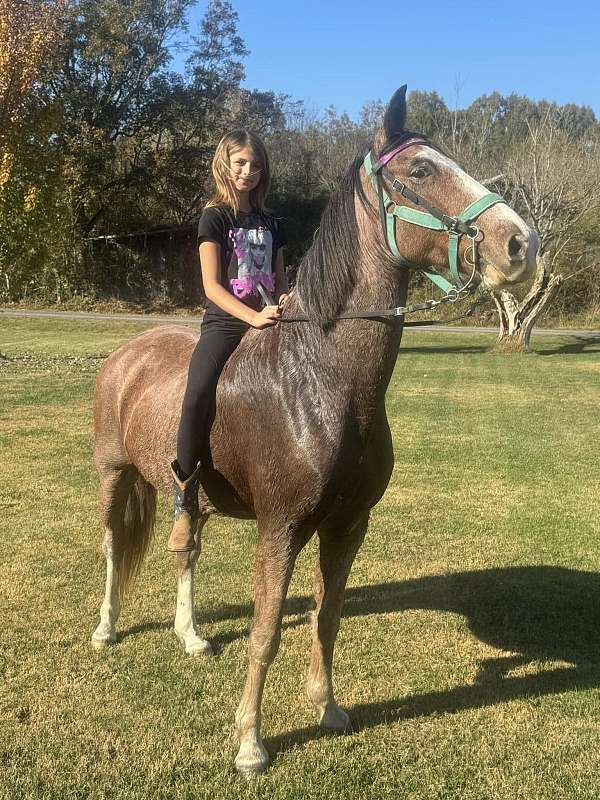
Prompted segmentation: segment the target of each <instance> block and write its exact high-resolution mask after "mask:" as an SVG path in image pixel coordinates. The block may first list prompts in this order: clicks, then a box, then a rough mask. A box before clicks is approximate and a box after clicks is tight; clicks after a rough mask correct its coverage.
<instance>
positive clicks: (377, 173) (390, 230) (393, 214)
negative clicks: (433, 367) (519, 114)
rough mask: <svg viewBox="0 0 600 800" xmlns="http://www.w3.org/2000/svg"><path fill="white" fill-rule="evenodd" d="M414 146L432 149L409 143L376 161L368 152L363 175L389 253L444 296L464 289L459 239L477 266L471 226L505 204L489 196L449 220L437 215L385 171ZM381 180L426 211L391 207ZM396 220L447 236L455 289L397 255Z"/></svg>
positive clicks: (434, 273)
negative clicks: (372, 191) (469, 246)
mask: <svg viewBox="0 0 600 800" xmlns="http://www.w3.org/2000/svg"><path fill="white" fill-rule="evenodd" d="M417 144H424V145H427V146H428V147H431V145H430V144H429V142H427V141H426V140H425V139H410V140H408V141H406V142H403V143H402V144H401V145H399V146H398V147H396V148H394V149H393V150H392V151H391V152H389V153H386V154H385V155H383V156H381V157H380V158H378V159H374V158H373V154H372V151H371V150H369V152H368V153H367V155H366V156H365V160H364V167H365V172H366V173H367V175H368V176H369V178H370V179H371V183H372V184H373V188H374V189H375V191H376V192H377V196H378V198H379V215H380V218H381V222H382V225H383V231H384V235H385V240H386V242H387V246H388V248H389V250H390V252H391V253H392V255H393V256H394V257H395V259H396V261H397V263H398V264H399V266H402V267H413V268H417V269H421V270H422V271H423V273H424V274H425V275H426V276H427V277H428V278H429V280H430V281H432V282H433V283H435V285H436V286H439V288H440V289H442V290H443V291H444V292H446V293H448V292H451V291H455V290H456V289H461V288H463V287H464V286H465V284H464V282H463V280H462V278H461V277H460V274H459V272H458V246H459V243H460V237H461V236H463V235H465V236H467V237H468V238H469V239H471V241H472V243H473V264H472V266H473V268H475V265H476V263H477V259H476V253H475V245H476V243H477V242H478V241H480V240H479V233H480V231H479V228H477V226H475V225H471V224H470V223H472V222H473V221H474V220H476V219H477V217H478V216H479V215H480V214H482V213H483V212H484V211H486V210H487V209H488V208H490V207H491V206H494V205H496V203H504V202H506V201H505V200H504V198H503V197H501V196H500V195H499V194H495V193H494V192H489V193H488V194H486V195H484V196H483V197H480V198H479V200H476V201H475V202H474V203H471V205H469V206H467V208H465V210H464V211H463V212H462V213H461V214H459V215H458V216H457V217H451V216H449V215H448V214H444V212H443V211H440V209H439V208H436V206H434V205H432V204H431V203H429V201H427V200H426V199H425V198H424V197H421V195H420V194H417V193H416V192H413V190H412V189H409V187H408V186H406V184H404V183H402V182H401V181H399V180H398V179H397V178H396V176H395V175H394V174H393V173H392V172H390V170H388V169H387V168H386V165H387V164H388V163H389V162H390V161H391V160H392V159H393V158H394V157H395V156H397V155H398V153H400V152H402V150H405V149H406V148H407V147H411V146H412V145H417ZM382 177H383V178H385V179H386V180H387V181H388V182H389V184H390V185H391V187H392V189H393V190H394V191H396V192H398V194H400V195H401V196H402V197H405V198H406V199H407V200H410V202H411V203H414V205H416V206H421V207H422V208H425V209H427V211H418V210H417V209H416V208H410V206H401V205H397V204H396V203H394V201H393V200H391V199H390V197H389V195H388V194H387V193H386V191H385V189H384V188H383V180H382ZM390 207H392V210H390ZM397 219H401V220H403V221H404V222H410V223H411V224H413V225H419V226H420V227H421V228H430V229H431V230H434V231H446V232H447V234H448V263H449V264H450V274H451V276H452V279H453V281H454V285H453V284H452V283H450V282H449V281H448V280H446V278H444V277H443V276H442V275H440V274H439V273H438V272H437V271H436V270H434V269H433V268H432V267H429V268H427V269H423V268H422V267H420V266H418V265H416V264H413V263H411V262H410V261H408V260H407V259H406V258H404V256H403V255H402V254H401V253H400V251H399V249H398V244H397V242H396V220H397Z"/></svg>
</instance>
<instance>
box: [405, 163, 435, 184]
mask: <svg viewBox="0 0 600 800" xmlns="http://www.w3.org/2000/svg"><path fill="white" fill-rule="evenodd" d="M430 174H431V173H430V171H429V169H428V168H427V167H426V166H424V165H423V164H420V165H419V166H418V167H415V168H414V169H413V170H411V173H410V177H411V178H415V179H416V180H422V179H423V178H426V177H427V176H428V175H430Z"/></svg>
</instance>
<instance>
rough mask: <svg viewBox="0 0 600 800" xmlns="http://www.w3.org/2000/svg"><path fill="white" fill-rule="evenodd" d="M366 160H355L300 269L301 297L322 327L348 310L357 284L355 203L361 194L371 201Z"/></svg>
mask: <svg viewBox="0 0 600 800" xmlns="http://www.w3.org/2000/svg"><path fill="white" fill-rule="evenodd" d="M363 158H364V156H357V157H356V158H355V160H354V161H353V162H352V164H351V165H350V168H349V169H348V171H347V172H346V174H345V175H344V177H343V178H342V179H341V181H340V183H339V185H338V187H337V188H336V189H335V190H334V191H333V193H332V195H331V197H330V199H329V202H328V203H327V206H326V207H325V211H324V212H323V216H322V217H321V224H320V225H319V227H318V229H317V231H316V233H315V238H314V241H313V243H312V245H311V247H310V249H309V250H308V252H307V253H306V255H305V256H304V258H303V259H302V262H301V263H300V267H299V269H298V280H297V283H296V291H297V293H298V297H299V299H300V302H301V304H302V307H303V309H304V311H305V313H306V314H307V316H308V317H309V319H311V320H312V321H313V322H316V323H317V324H318V325H320V326H321V327H325V326H326V325H327V323H328V322H331V320H332V319H333V318H334V317H336V316H337V315H338V314H339V313H340V311H341V310H342V309H343V308H344V306H345V305H346V303H347V301H348V298H349V296H350V294H351V292H352V289H353V288H354V285H355V283H356V273H357V266H358V260H359V255H360V253H359V250H360V248H359V241H358V229H357V222H356V211H355V205H354V202H355V196H356V194H357V193H358V194H359V197H360V198H361V201H362V202H363V203H365V204H366V202H367V201H366V198H365V196H364V191H363V187H362V183H361V180H360V174H359V170H360V166H361V164H362V162H363Z"/></svg>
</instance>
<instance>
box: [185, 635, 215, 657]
mask: <svg viewBox="0 0 600 800" xmlns="http://www.w3.org/2000/svg"><path fill="white" fill-rule="evenodd" d="M185 652H186V653H187V654H188V656H214V654H215V651H214V650H213V649H212V645H211V643H210V642H207V641H206V639H200V638H198V639H194V641H193V642H188V643H187V644H186V646H185Z"/></svg>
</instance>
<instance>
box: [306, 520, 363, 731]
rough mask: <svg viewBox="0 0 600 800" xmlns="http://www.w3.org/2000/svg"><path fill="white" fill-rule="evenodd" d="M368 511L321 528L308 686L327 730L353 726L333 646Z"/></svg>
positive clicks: (310, 695)
mask: <svg viewBox="0 0 600 800" xmlns="http://www.w3.org/2000/svg"><path fill="white" fill-rule="evenodd" d="M368 519H369V517H368V514H367V515H365V516H364V517H361V518H360V519H358V520H357V521H355V522H354V523H353V524H352V525H351V526H350V527H348V528H346V527H345V526H339V527H336V526H335V525H333V524H330V523H328V524H327V525H326V526H322V527H320V528H319V531H318V534H319V562H318V564H317V569H316V576H315V577H316V590H315V601H316V608H315V610H314V611H313V614H312V652H311V659H310V666H309V671H308V680H307V684H306V690H307V694H308V697H309V699H310V700H311V702H312V703H313V704H314V705H315V707H316V709H317V712H318V714H319V725H320V726H321V728H323V729H324V730H329V731H334V732H336V733H345V732H347V731H349V730H351V722H350V717H349V716H348V714H346V712H345V711H343V710H342V709H341V708H340V707H339V706H338V704H337V703H336V700H335V696H334V692H333V682H332V669H333V650H334V646H335V640H336V637H337V633H338V630H339V627H340V616H341V612H342V606H343V604H344V593H345V591H346V581H347V580H348V575H349V574H350V569H351V567H352V564H353V562H354V559H355V557H356V554H357V552H358V549H359V548H360V546H361V544H362V542H363V539H364V537H365V534H366V532H367V525H368Z"/></svg>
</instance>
